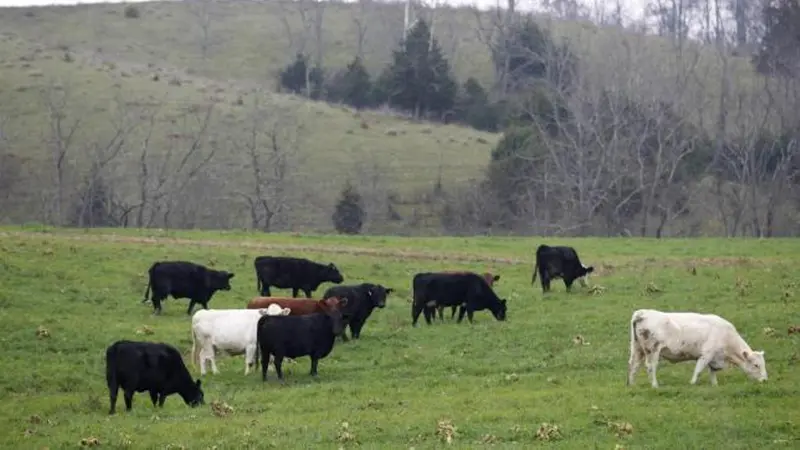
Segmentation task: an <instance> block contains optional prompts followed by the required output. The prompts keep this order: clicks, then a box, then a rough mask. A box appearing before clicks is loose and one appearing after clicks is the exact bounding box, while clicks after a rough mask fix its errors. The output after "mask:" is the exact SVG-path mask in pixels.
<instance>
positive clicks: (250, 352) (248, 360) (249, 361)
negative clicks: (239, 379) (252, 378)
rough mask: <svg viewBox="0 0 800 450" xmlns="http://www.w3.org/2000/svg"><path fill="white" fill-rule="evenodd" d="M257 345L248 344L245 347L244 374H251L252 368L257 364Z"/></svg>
mask: <svg viewBox="0 0 800 450" xmlns="http://www.w3.org/2000/svg"><path fill="white" fill-rule="evenodd" d="M255 354H256V346H255V345H248V346H246V347H245V348H244V376H247V375H249V374H250V368H251V367H253V366H254V365H255V362H253V360H254V359H255Z"/></svg>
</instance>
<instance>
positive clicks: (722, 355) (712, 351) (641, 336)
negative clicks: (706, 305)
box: [628, 309, 767, 388]
mask: <svg viewBox="0 0 800 450" xmlns="http://www.w3.org/2000/svg"><path fill="white" fill-rule="evenodd" d="M659 358H663V359H666V360H667V361H670V362H673V363H677V362H682V361H697V365H696V366H695V368H694V374H693V375H692V380H691V384H695V383H697V377H698V376H699V375H700V372H702V371H703V369H705V368H706V367H708V373H709V378H710V380H711V384H712V385H714V386H716V385H717V371H719V370H722V369H724V368H725V362H726V361H727V362H731V363H733V364H735V365H737V366H739V367H740V368H741V369H742V370H743V371H744V372H745V373H746V374H747V375H749V376H750V377H752V378H754V379H756V380H758V381H759V382H763V381H766V380H767V366H766V363H765V361H764V352H763V351H753V350H752V349H751V348H750V346H749V345H747V342H745V341H744V339H742V337H741V336H740V335H739V332H738V331H736V328H735V327H734V326H733V324H731V323H730V322H728V321H727V320H725V319H723V318H722V317H720V316H717V315H715V314H698V313H691V312H662V311H656V310H654V309H639V310H637V311H634V313H633V315H632V316H631V355H630V359H629V360H628V385H631V384H633V382H634V377H635V376H636V371H637V370H639V367H640V365H641V363H642V360H644V363H645V366H646V367H647V373H648V375H649V376H650V384H651V385H652V386H653V387H654V388H657V387H658V381H657V380H656V368H657V367H658V361H659Z"/></svg>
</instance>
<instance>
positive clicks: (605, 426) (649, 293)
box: [0, 227, 800, 449]
mask: <svg viewBox="0 0 800 450" xmlns="http://www.w3.org/2000/svg"><path fill="white" fill-rule="evenodd" d="M540 243H548V244H553V245H555V244H566V245H572V246H574V247H575V248H576V249H577V251H578V253H579V255H580V257H581V260H582V261H583V262H584V263H585V264H587V265H589V264H591V265H594V266H595V268H596V273H595V274H594V276H593V277H592V278H591V284H592V285H597V286H599V287H598V288H594V289H586V288H580V287H579V286H577V285H576V286H575V289H574V292H573V293H571V294H567V293H566V292H565V291H564V287H563V283H561V282H560V281H557V282H554V283H553V291H554V292H552V293H551V294H548V295H547V296H544V297H543V296H542V293H541V287H540V285H539V283H538V280H537V283H536V284H535V285H534V286H531V284H530V278H531V270H532V266H533V253H534V250H535V248H536V246H537V245H538V244H540ZM263 254H272V255H298V256H304V257H308V258H311V259H314V260H316V261H319V262H335V263H336V265H337V266H338V267H339V268H340V269H341V270H342V273H343V274H344V277H345V283H359V282H362V281H370V282H376V283H381V284H383V285H385V286H389V287H392V288H394V289H395V290H396V292H395V293H393V294H392V295H391V296H390V297H389V299H388V301H387V306H386V308H385V309H383V310H376V311H375V312H374V313H373V315H372V316H371V317H370V318H369V320H368V321H367V323H366V326H365V328H364V330H363V332H362V337H361V339H360V340H358V341H351V342H349V343H347V344H342V343H341V341H337V344H336V346H335V347H334V349H333V352H332V353H331V355H330V356H329V357H328V358H326V359H323V360H322V361H321V362H320V365H319V377H318V379H317V380H313V379H312V378H311V377H310V376H309V375H308V370H309V361H308V358H299V359H298V360H297V362H296V364H287V365H286V366H285V368H286V367H288V370H287V375H286V376H287V379H286V384H285V385H280V384H279V383H278V382H277V380H276V377H275V373H274V368H273V367H272V366H270V372H269V377H270V380H268V381H267V383H262V382H261V379H260V374H253V373H251V374H250V375H249V376H248V377H244V375H243V370H242V369H243V362H242V358H243V356H237V357H228V356H226V355H220V356H218V358H217V364H218V366H219V369H220V371H221V373H220V374H219V375H211V374H209V375H207V376H206V377H205V378H204V379H203V388H204V391H205V397H206V402H207V403H206V405H205V406H203V407H199V408H197V409H190V408H189V407H187V406H186V405H184V404H183V402H182V400H181V399H180V397H179V396H177V395H174V396H170V397H169V398H168V399H167V401H166V405H165V407H164V409H163V410H157V409H154V408H153V407H152V405H151V404H150V401H149V398H148V396H147V394H146V393H140V394H137V395H136V396H135V397H134V406H133V411H132V412H130V413H126V412H125V411H124V408H119V405H118V412H117V415H115V416H108V415H107V410H108V391H107V389H106V386H105V379H104V351H105V348H106V347H107V346H108V345H109V344H111V343H112V342H114V341H116V340H118V339H134V340H148V341H162V342H167V343H170V344H172V345H175V346H176V347H177V348H178V349H179V350H180V351H181V352H182V353H183V354H184V359H185V361H186V364H187V366H188V367H189V368H190V371H191V372H192V374H193V376H198V375H199V369H198V368H195V367H193V366H191V363H190V361H189V359H188V355H189V351H190V349H191V337H190V318H189V317H188V316H187V315H186V313H185V308H186V305H187V300H173V299H171V298H170V299H169V300H167V301H166V302H165V303H164V312H163V314H162V315H161V316H160V317H156V316H153V315H152V306H151V305H150V304H149V303H148V304H142V303H141V299H142V298H143V294H144V290H145V286H146V282H147V278H146V271H147V268H148V267H149V265H150V264H151V263H152V262H153V261H156V260H162V259H185V260H189V261H193V262H197V263H201V264H205V265H208V266H210V267H213V268H217V269H224V270H229V271H233V272H235V273H236V276H235V278H234V279H233V280H232V285H233V289H232V290H231V291H230V292H218V293H217V294H215V296H214V298H213V299H212V300H211V302H210V307H211V308H240V307H244V305H245V304H246V303H247V301H248V300H249V299H250V298H251V297H253V296H254V295H256V279H255V274H254V271H253V258H254V257H255V256H257V255H263ZM798 260H800V241H798V240H795V239H786V240H780V239H773V240H725V239H702V240H678V239H673V240H646V239H596V238H595V239H589V238H575V239H566V238H559V239H542V238H489V237H476V238H466V239H465V238H419V239H408V238H394V237H339V236H313V235H310V236H305V235H292V234H270V235H262V234H245V233H238V232H209V231H206V232H177V233H176V232H163V231H156V230H146V231H136V230H121V231H118V230H91V231H86V232H85V231H83V230H59V229H49V228H40V227H5V228H2V229H0V317H2V320H0V324H2V325H0V327H2V338H1V339H2V354H3V358H2V360H0V371H1V372H2V374H3V376H2V377H0V389H2V394H3V397H4V399H5V401H3V402H2V403H0V420H1V421H2V422H3V423H4V425H3V429H4V433H2V436H0V447H3V448H43V447H49V448H66V447H76V446H79V445H81V441H82V440H85V441H84V444H91V443H93V442H95V441H91V442H90V441H89V440H90V439H96V440H97V441H99V443H100V445H101V446H102V447H110V448H125V447H129V448H300V447H305V448H341V447H344V448H351V447H355V446H358V445H360V446H361V447H362V448H411V447H413V448H417V449H421V448H441V447H442V446H444V445H446V444H445V442H447V441H448V439H449V440H451V441H452V446H453V447H454V448H483V447H485V446H487V445H493V446H495V447H496V448H507V447H508V448H511V447H514V448H530V447H531V446H541V445H547V446H553V447H557V448H606V449H613V448H615V446H621V447H623V448H648V449H662V448H663V449H675V448H706V449H707V448H722V447H725V448H731V449H732V448H768V447H769V448H771V447H785V448H789V447H792V446H796V445H797V444H798V440H800V431H798V430H800V410H798V408H797V398H798V395H799V394H800V375H798V372H797V361H798V360H800V349H799V348H798V343H799V342H800V336H798V335H797V334H794V335H789V334H788V333H787V329H788V328H789V327H790V326H793V325H800V317H798V316H797V304H798V303H797V302H798V296H800V284H798V283H800V282H799V281H798V279H797V269H796V268H797V262H798ZM458 268H463V269H470V270H475V271H482V270H491V271H493V272H495V273H498V274H499V275H500V276H501V279H500V281H498V282H497V284H496V285H495V290H496V291H497V293H498V295H499V296H500V297H502V298H506V299H508V319H507V321H506V322H497V321H495V320H494V318H492V316H491V314H490V313H488V311H481V312H477V313H476V315H475V323H474V324H473V325H469V324H468V323H466V320H465V322H464V323H462V324H460V325H457V324H455V323H454V322H451V321H450V320H449V309H447V310H446V311H445V313H446V317H447V318H446V319H445V322H444V323H443V324H442V323H436V324H435V325H433V326H428V325H427V324H425V323H424V320H423V321H421V323H420V325H419V326H418V327H417V328H416V329H414V328H411V326H410V303H409V300H410V298H411V292H410V289H411V278H412V276H413V275H414V273H416V272H420V271H425V270H439V269H458ZM693 269H694V270H693ZM327 286H329V285H328V284H324V285H323V286H321V287H320V289H319V290H318V291H316V292H315V293H314V294H315V297H319V296H321V295H322V292H323V290H324V289H325V288H326V287H327ZM286 292H287V291H284V290H274V292H273V294H274V295H285V294H286ZM289 295H290V294H289ZM638 308H656V309H663V310H694V311H698V312H713V313H716V314H720V315H722V316H723V317H725V318H727V319H729V320H730V321H731V322H733V324H734V325H736V326H737V328H738V330H739V332H740V333H741V334H742V336H743V337H744V338H745V339H746V340H747V342H748V343H749V344H750V345H751V347H752V348H753V349H758V350H765V351H766V359H767V368H768V371H769V381H767V382H766V383H764V384H763V385H758V384H756V383H755V382H753V381H752V380H750V379H748V378H747V377H746V376H745V374H744V373H743V372H741V371H740V370H739V369H738V368H736V367H728V368H727V369H725V370H724V371H722V372H721V373H720V374H719V382H720V385H719V386H718V387H716V388H712V387H711V386H710V385H709V384H708V376H707V373H703V375H702V376H701V377H700V381H699V382H698V385H696V386H690V385H689V378H690V377H691V372H692V368H693V364H691V363H685V364H679V365H672V364H669V363H662V364H661V365H660V367H659V382H660V383H661V387H660V388H659V389H658V390H654V389H652V388H650V386H649V384H648V382H647V380H646V375H645V373H644V371H642V372H640V373H639V375H638V378H637V384H636V385H635V386H633V387H631V388H627V387H626V386H625V374H626V369H627V360H628V333H629V330H628V323H629V320H630V315H631V313H632V311H633V310H635V309H638ZM212 402H213V406H212ZM543 423H546V424H549V425H545V426H543V425H542V424H543ZM553 427H557V431H554V430H555V428H553ZM616 448H618V447H616Z"/></svg>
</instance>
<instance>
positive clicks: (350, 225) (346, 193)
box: [331, 181, 366, 234]
mask: <svg viewBox="0 0 800 450" xmlns="http://www.w3.org/2000/svg"><path fill="white" fill-rule="evenodd" d="M365 215H366V214H365V212H364V205H363V204H362V199H361V194H359V193H358V192H357V191H356V190H355V188H354V187H353V185H352V184H351V183H350V182H349V181H348V182H347V184H346V185H345V187H344V189H342V196H341V197H340V198H339V202H338V203H336V209H335V210H334V211H333V215H332V216H331V220H332V221H333V227H334V228H336V231H338V232H339V233H342V234H358V233H360V232H361V227H362V226H364V216H365Z"/></svg>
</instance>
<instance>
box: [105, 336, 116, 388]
mask: <svg viewBox="0 0 800 450" xmlns="http://www.w3.org/2000/svg"><path fill="white" fill-rule="evenodd" d="M106 383H108V388H109V389H110V390H116V387H117V386H118V384H117V348H116V346H113V345H112V346H111V347H109V349H108V350H106Z"/></svg>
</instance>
